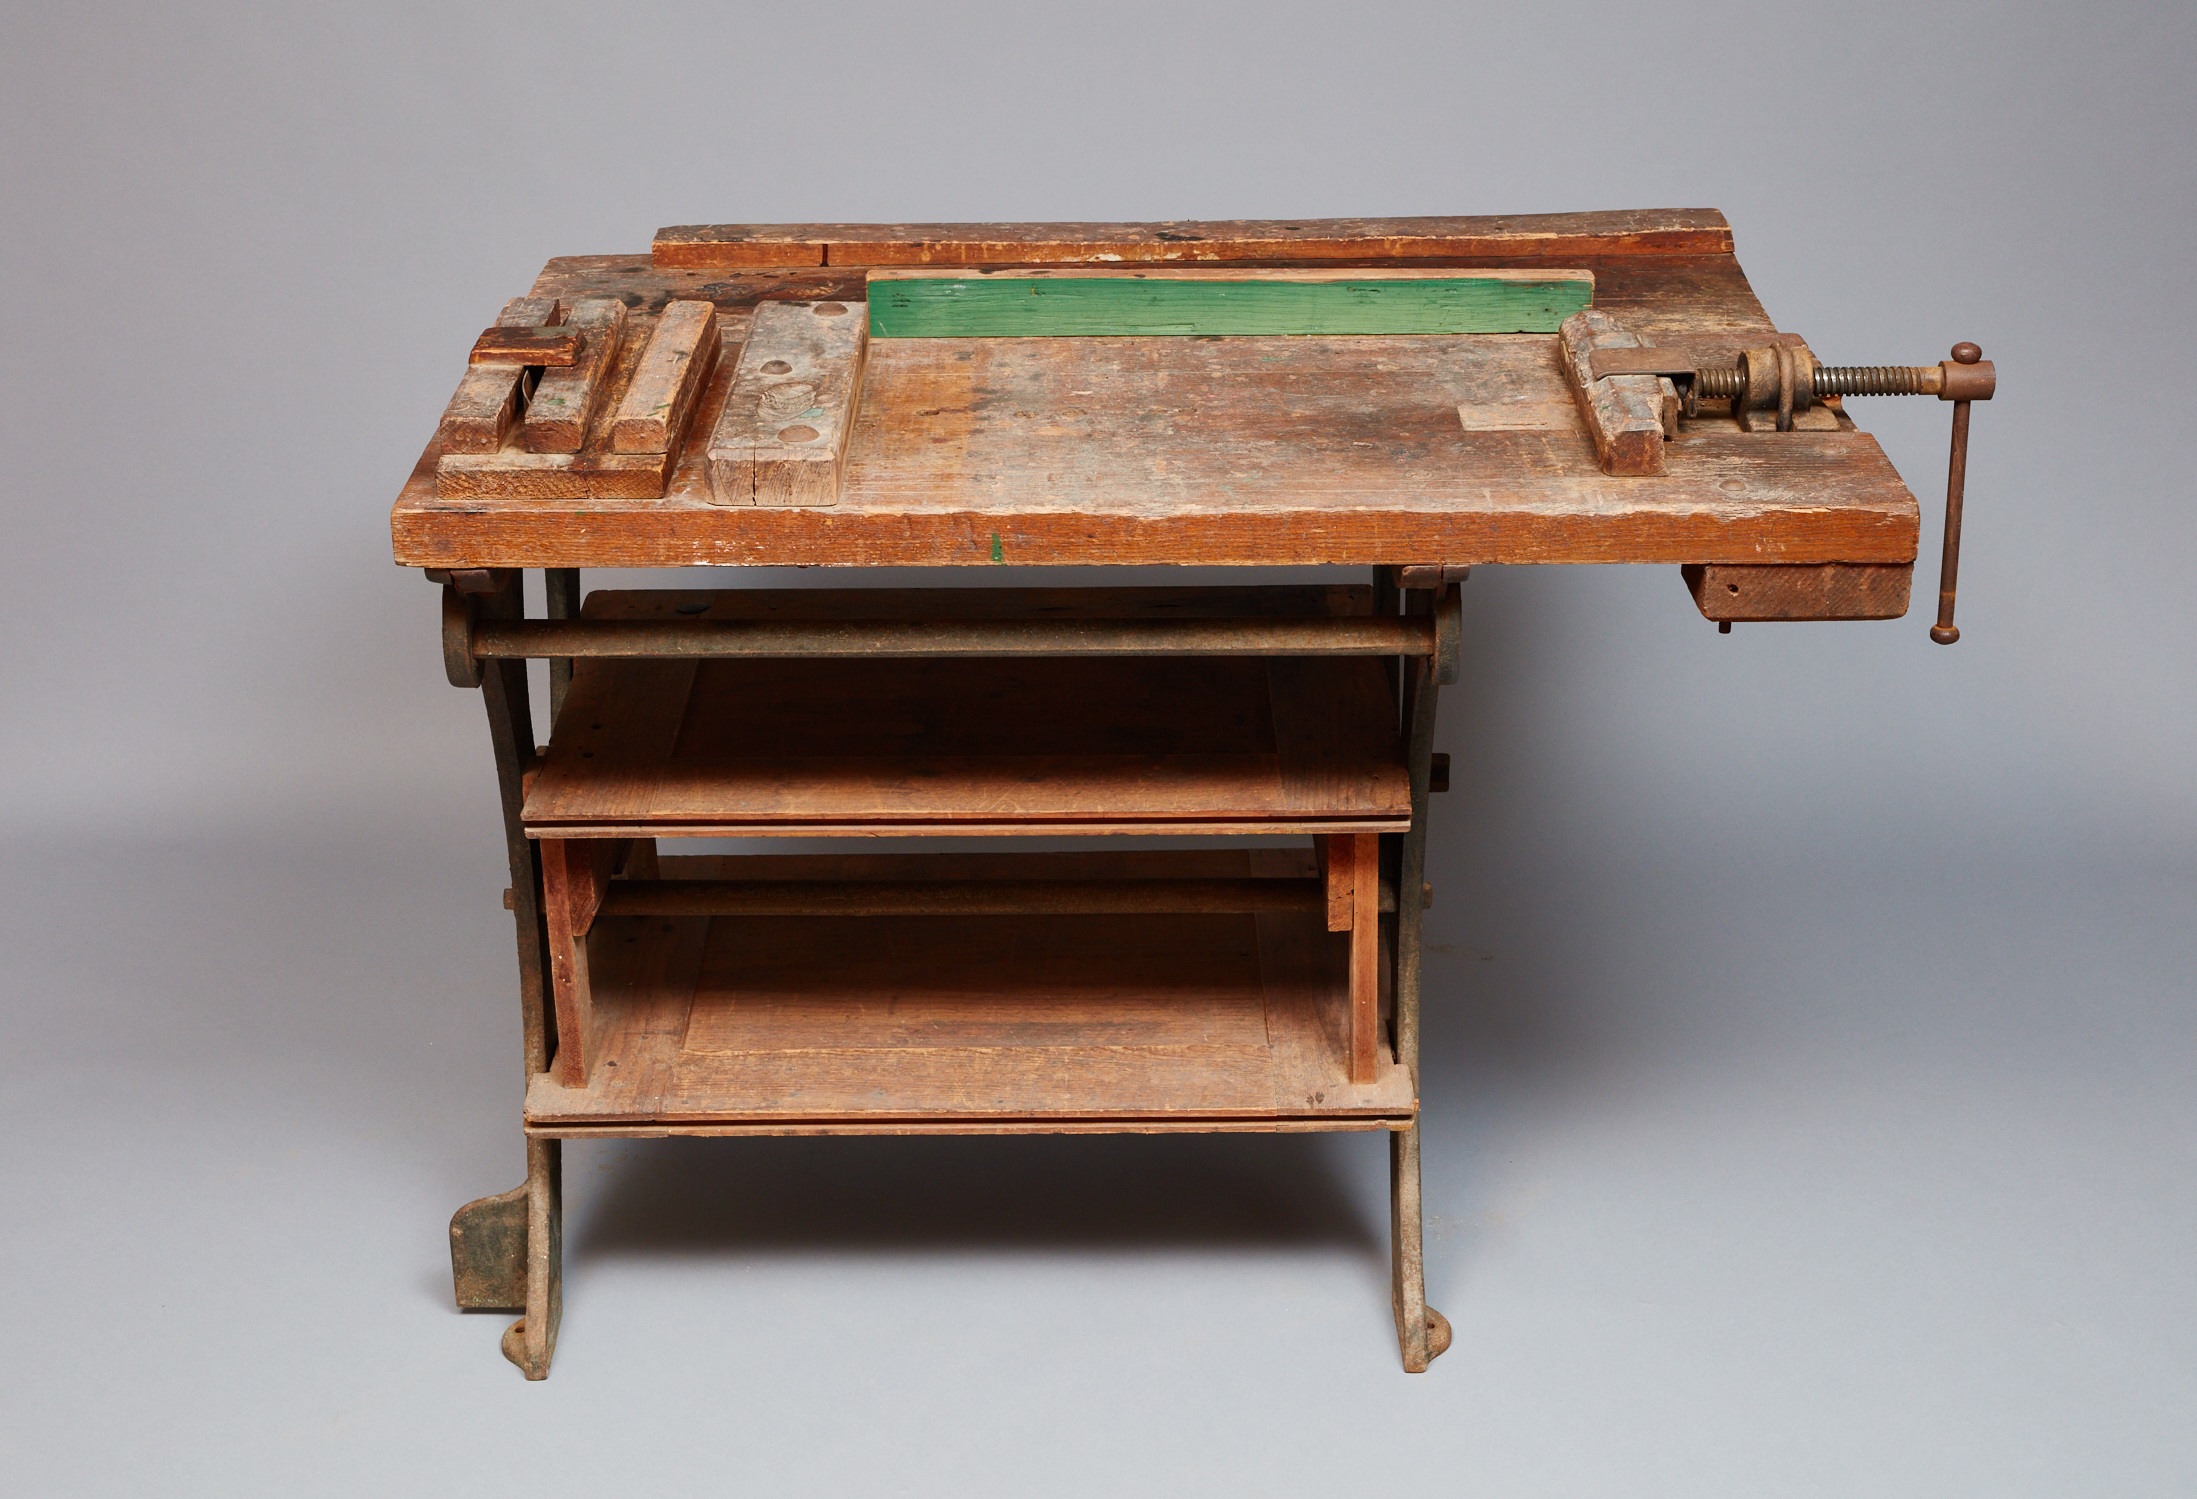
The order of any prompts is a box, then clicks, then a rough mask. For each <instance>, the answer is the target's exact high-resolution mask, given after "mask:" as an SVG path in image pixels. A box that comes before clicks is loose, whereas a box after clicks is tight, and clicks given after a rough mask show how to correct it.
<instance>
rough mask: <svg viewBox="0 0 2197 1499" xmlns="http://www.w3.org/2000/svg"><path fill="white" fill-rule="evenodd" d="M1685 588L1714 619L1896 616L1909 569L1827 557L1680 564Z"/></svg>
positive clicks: (1903, 600) (1903, 606) (1911, 573)
mask: <svg viewBox="0 0 2197 1499" xmlns="http://www.w3.org/2000/svg"><path fill="white" fill-rule="evenodd" d="M1680 571H1681V576H1682V577H1683V578H1684V579H1685V583H1686V591H1687V592H1689V593H1691V594H1692V595H1693V600H1694V603H1695V605H1696V606H1698V607H1699V608H1700V610H1701V614H1702V617H1703V618H1705V619H1713V620H1720V621H1721V620H1732V621H1734V622H1739V621H1754V620H1761V621H1771V620H1802V619H1899V618H1900V617H1902V616H1903V615H1905V614H1906V613H1907V598H1908V592H1909V588H1910V586H1911V584H1912V582H1913V578H1914V572H1915V570H1914V568H1913V567H1912V566H1905V567H1898V566H1894V567H1885V566H1869V565H1857V564H1853V563H1843V562H1826V563H1820V564H1817V565H1814V566H1806V567H1733V566H1728V565H1723V564H1716V565H1710V566H1700V565H1696V566H1690V567H1686V568H1682V569H1681V570H1680Z"/></svg>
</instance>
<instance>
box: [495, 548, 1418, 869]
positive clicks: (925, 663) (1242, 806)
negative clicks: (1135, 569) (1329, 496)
mask: <svg viewBox="0 0 2197 1499" xmlns="http://www.w3.org/2000/svg"><path fill="white" fill-rule="evenodd" d="M1371 606H1372V593H1371V590H1370V589H1367V588H1362V587H1342V586H1335V585H1317V586H1304V585H1297V586H1273V587H1259V588H1201V589H1164V588H1127V589H996V590H995V589H981V590H973V589H785V590H755V589H731V590H721V591H696V592H692V593H665V592H655V591H635V592H626V591H606V592H597V593H595V594H592V595H590V596H589V597H588V599H587V601H586V603H585V605H584V606H583V609H582V617H583V618H584V619H588V620H618V619H649V618H656V617H661V616H663V615H665V614H674V615H676V616H678V617H681V618H688V619H717V618H722V619H763V620H773V619H775V620H789V619H843V620H861V619H879V618H885V619H944V618H982V617H989V618H1000V619H1040V620H1043V619H1073V618H1078V617H1088V618H1113V619H1126V618H1168V617H1176V618H1205V619H1216V618H1229V617H1236V618H1256V617H1291V616H1296V617H1315V618H1316V617H1319V616H1323V615H1325V616H1350V617H1356V616H1363V615H1364V614H1366V613H1367V612H1368V611H1369V610H1370V609H1371ZM1388 701H1389V700H1388V696H1387V682H1386V677H1385V675H1384V674H1383V671H1382V669H1381V664H1380V662H1379V661H1378V660H1377V659H1374V658H1318V659H1306V658H1290V657H1277V658H1271V659H1262V658H1257V657H1185V658H1159V659H1151V658H1144V659H1139V658H1069V659H1045V658H993V659H976V660H968V659H921V658H918V659H901V660H872V659H865V658H850V659H838V660H830V661H817V660H806V661H803V660H796V661H780V660H711V661H704V662H696V661H692V660H687V661H665V660H645V659H644V660H632V659H603V660H587V661H581V662H578V663H576V665H575V669H574V674H573V680H572V686H571V689H570V691H569V693H568V695H567V698H566V702H565V710H564V712H563V713H562V714H560V715H559V718H558V722H557V727H556V731H555V733H554V734H553V735H552V736H551V740H550V746H549V750H548V754H547V758H546V760H545V763H544V766H543V769H542V771H541V773H540V774H539V775H537V776H536V777H535V779H534V781H533V783H532V785H531V787H530V788H529V790H528V793H527V800H526V806H525V816H526V819H527V822H528V824H529V826H530V827H533V828H535V829H537V830H539V831H541V832H543V833H544V834H546V835H547V836H551V837H558V836H576V835H577V834H578V832H579V830H580V829H581V828H583V827H584V828H588V829H591V830H593V831H594V832H595V833H598V834H600V835H601V836H613V835H614V834H613V833H612V832H611V831H610V830H612V829H618V830H626V829H631V828H634V827H638V826H641V825H644V824H645V825H647V826H649V827H651V828H653V829H655V830H657V831H660V832H663V833H665V834H667V835H681V834H693V833H695V832H696V831H697V830H698V829H700V828H704V827H707V828H710V829H722V828H726V827H732V826H740V827H749V828H754V829H756V830H758V831H761V832H766V833H768V832H780V831H784V830H786V829H788V828H794V827H798V828H813V827H816V826H819V825H826V826H834V827H841V828H862V827H874V828H892V829H896V830H907V829H909V828H910V827H939V828H943V829H948V830H951V829H954V828H957V827H960V826H963V825H967V824H981V825H985V826H993V825H1005V826H1009V827H1014V828H1021V829H1024V830H1031V829H1034V828H1036V827H1039V826H1052V827H1060V828H1067V829H1069V830H1074V829H1076V828H1078V827H1081V826H1084V825H1085V824H1086V823H1088V822H1090V821H1092V820H1094V819H1096V820H1100V821H1104V822H1108V823H1110V824H1112V823H1121V824H1128V825H1132V826H1134V825H1136V824H1138V823H1139V822H1150V821H1160V822H1167V823H1169V824H1171V825H1189V826H1199V825H1202V824H1204V823H1207V822H1210V821H1212V820H1214V819H1216V818H1218V819H1221V820H1224V821H1227V822H1230V823H1232V824H1241V825H1246V826H1250V827H1256V826H1259V825H1262V824H1264V823H1267V822H1274V823H1286V824H1288V825H1290V826H1300V825H1304V824H1306V823H1325V824H1333V825H1341V826H1343V827H1351V826H1353V825H1355V826H1360V827H1364V826H1373V827H1378V828H1381V829H1383V830H1387V829H1390V828H1393V827H1395V826H1397V825H1399V822H1400V820H1408V817H1409V807H1410V789H1409V785H1408V782H1407V780H1406V778H1405V775H1404V770H1403V766H1402V760H1401V751H1400V749H1399V748H1398V746H1397V741H1396V735H1395V728H1394V723H1393V719H1394V714H1393V712H1392V711H1391V710H1389V709H1388V708H1387V706H1386V705H1387V703H1388Z"/></svg>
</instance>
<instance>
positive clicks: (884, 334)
mask: <svg viewBox="0 0 2197 1499" xmlns="http://www.w3.org/2000/svg"><path fill="white" fill-rule="evenodd" d="M1593 300H1594V274H1593V272H1591V271H1561V270H1550V271H1515V270H1506V271H1452V270H1441V271H1434V270H1426V269H1415V270H1380V269H1372V270H1363V269H1361V270H1334V269H1314V270H1306V269H1301V268H1292V269H1282V270H1249V269H1246V270H1217V269H1213V268H1210V267H1207V268H1195V269H1184V268H1181V267H1173V266H1159V267H1154V268H1151V269H1148V270H1092V269H1079V270H1072V271H1068V270H1051V269H1034V270H1033V269H1027V268H1018V269H1014V270H1000V271H967V270H964V271H942V270H877V271H872V272H870V277H869V304H870V336H871V337H872V338H1148V337H1173V338H1182V337H1190V338H1196V337H1245V336H1267V337H1300V336H1304V335H1310V334H1324V335H1329V336H1363V335H1370V334H1442V333H1450V334H1460V333H1553V332H1555V331H1556V329H1557V326H1558V325H1559V324H1561V323H1562V322H1563V320H1564V319H1565V318H1566V317H1569V316H1570V315H1571V314H1573V313H1574V312H1577V311H1579V310H1580V309H1581V308H1583V307H1585V306H1586V305H1587V304H1588V303H1589V302H1591V301H1593Z"/></svg>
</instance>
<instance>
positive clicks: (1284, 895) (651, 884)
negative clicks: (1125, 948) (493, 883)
mask: <svg viewBox="0 0 2197 1499" xmlns="http://www.w3.org/2000/svg"><path fill="white" fill-rule="evenodd" d="M1328 898H1329V895H1328V891H1327V888H1326V886H1325V884H1324V883H1323V882H1322V881H1320V880H1316V879H1280V878H1253V879H1241V880H1197V879H1171V880H853V881H825V880H615V881H613V882H612V883H611V885H610V888H609V891H608V893H607V894H605V895H604V896H603V898H602V904H601V905H600V906H599V907H597V908H596V910H595V912H594V914H595V915H600V916H1036V915H1048V916H1134V915H1150V914H1157V913H1162V912H1186V913H1187V912H1200V913H1211V914H1222V913H1226V914H1239V915H1250V914H1255V913H1257V912H1261V911H1324V910H1326V908H1327V903H1328ZM1380 909H1381V910H1383V911H1393V910H1395V909H1396V892H1395V888H1394V887H1393V886H1391V885H1388V884H1383V885H1382V886H1381V887H1380ZM1339 930H1345V931H1347V930H1349V924H1348V922H1347V921H1346V922H1345V923H1344V925H1343V926H1342V927H1341V928H1339Z"/></svg>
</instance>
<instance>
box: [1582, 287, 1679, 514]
mask: <svg viewBox="0 0 2197 1499" xmlns="http://www.w3.org/2000/svg"><path fill="white" fill-rule="evenodd" d="M1556 346H1557V353H1558V356H1559V357H1560V358H1561V360H1562V362H1563V366H1564V377H1565V379H1566V381H1567V382H1568V383H1569V384H1570V386H1571V392H1572V397H1573V399H1574V400H1575V401H1576V402H1577V403H1578V407H1579V414H1580V416H1581V417H1582V418H1583V419H1584V420H1585V422H1586V425H1587V433H1588V436H1590V437H1591V438H1592V439H1593V440H1594V449H1595V453H1596V454H1597V456H1598V457H1599V458H1600V460H1601V464H1602V471H1603V472H1604V473H1606V474H1613V475H1620V476H1626V477H1638V476H1641V475H1644V474H1660V473H1662V472H1663V444H1664V441H1665V439H1666V438H1668V437H1671V436H1675V435H1676V433H1675V430H1674V429H1675V427H1676V420H1677V413H1676V411H1675V409H1673V407H1672V403H1675V402H1676V400H1677V395H1676V393H1675V392H1674V391H1673V390H1672V387H1671V382H1670V381H1668V380H1664V379H1660V378H1658V377H1656V376H1654V375H1612V376H1609V377H1607V378H1605V379H1600V380H1597V379H1595V378H1594V376H1593V373H1592V370H1593V356H1594V353H1595V351H1597V350H1599V349H1635V348H1639V347H1640V346H1641V340H1640V337H1639V335H1637V334H1635V333H1632V332H1630V331H1628V330H1627V329H1626V328H1624V327H1623V326H1622V325H1621V324H1619V323H1618V321H1617V320H1616V319H1615V318H1613V317H1611V316H1610V315H1609V314H1608V313H1606V312H1601V311H1598V310H1596V309H1594V308H1588V309H1586V310H1585V311H1582V312H1576V313H1574V314H1572V315H1571V317H1569V318H1567V319H1566V320H1565V322H1564V326H1563V328H1562V329H1561V330H1560V331H1559V332H1558V334H1557V339H1556Z"/></svg>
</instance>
